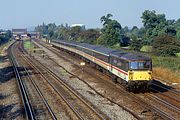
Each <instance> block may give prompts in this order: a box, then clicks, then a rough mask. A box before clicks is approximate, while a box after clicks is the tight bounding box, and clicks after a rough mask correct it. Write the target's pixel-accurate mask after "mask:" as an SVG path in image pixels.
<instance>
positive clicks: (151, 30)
mask: <svg viewBox="0 0 180 120" xmlns="http://www.w3.org/2000/svg"><path fill="white" fill-rule="evenodd" d="M141 18H142V22H143V24H144V27H145V29H146V34H145V37H144V38H145V39H146V41H148V42H147V43H150V44H151V41H152V40H153V39H154V38H155V37H156V36H158V35H161V34H165V33H167V32H168V30H167V29H166V28H165V27H166V26H167V25H168V22H167V20H166V18H165V15H164V14H156V11H149V10H145V11H144V12H143V14H142V17H141Z"/></svg>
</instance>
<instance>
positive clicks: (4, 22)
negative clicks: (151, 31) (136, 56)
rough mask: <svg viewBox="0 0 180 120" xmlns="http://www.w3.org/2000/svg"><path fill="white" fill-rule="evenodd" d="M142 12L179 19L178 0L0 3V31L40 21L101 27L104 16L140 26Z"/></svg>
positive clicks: (1, 0)
mask: <svg viewBox="0 0 180 120" xmlns="http://www.w3.org/2000/svg"><path fill="white" fill-rule="evenodd" d="M144 10H155V11H157V13H158V14H162V13H164V14H165V15H166V18H167V19H175V20H177V19H178V18H180V0H0V29H11V28H26V27H31V26H37V25H38V24H42V23H43V22H44V23H46V24H48V23H56V24H57V25H60V24H65V23H68V24H69V25H71V24H76V23H80V24H85V25H86V27H87V28H97V27H100V28H101V27H102V24H101V22H100V18H101V17H102V16H104V15H106V14H108V13H111V14H112V15H113V17H112V19H116V20H117V21H118V22H120V24H121V25H122V26H123V27H124V26H128V27H132V26H138V27H142V26H143V24H142V19H141V18H140V17H141V16H142V13H143V11H144Z"/></svg>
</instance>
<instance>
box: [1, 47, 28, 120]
mask: <svg viewBox="0 0 180 120" xmlns="http://www.w3.org/2000/svg"><path fill="white" fill-rule="evenodd" d="M7 47H8V46H7ZM7 47H4V48H3V49H2V51H0V120H4V119H6V120H7V119H13V120H14V119H15V120H24V119H25V117H24V116H23V115H24V111H23V109H22V102H21V98H20V94H19V90H18V85H17V81H16V79H15V78H14V74H13V68H12V67H11V65H10V62H9V60H8V57H7V51H6V49H7Z"/></svg>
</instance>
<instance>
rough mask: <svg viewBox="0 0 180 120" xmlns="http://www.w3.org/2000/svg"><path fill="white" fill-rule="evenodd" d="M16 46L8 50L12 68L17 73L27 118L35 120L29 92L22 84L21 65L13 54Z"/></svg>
mask: <svg viewBox="0 0 180 120" xmlns="http://www.w3.org/2000/svg"><path fill="white" fill-rule="evenodd" d="M14 44H15V43H13V44H12V45H11V46H10V47H9V49H8V55H9V60H10V62H11V64H12V66H13V69H14V73H15V76H16V79H17V82H18V87H19V90H20V94H21V98H22V102H23V105H24V110H25V113H26V118H27V119H29V120H35V116H34V112H33V109H32V106H31V104H30V100H29V98H28V95H27V91H26V89H25V85H24V83H23V82H22V79H21V76H20V72H19V70H18V67H19V64H18V62H17V61H16V59H15V56H14V53H13V52H12V51H13V46H14Z"/></svg>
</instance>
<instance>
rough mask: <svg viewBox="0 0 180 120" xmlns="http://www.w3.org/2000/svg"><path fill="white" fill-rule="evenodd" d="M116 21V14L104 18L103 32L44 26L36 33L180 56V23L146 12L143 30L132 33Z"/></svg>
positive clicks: (51, 25)
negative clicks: (144, 47) (145, 47)
mask: <svg viewBox="0 0 180 120" xmlns="http://www.w3.org/2000/svg"><path fill="white" fill-rule="evenodd" d="M112 17H113V15H112V14H107V15H105V16H102V17H101V18H100V21H101V23H102V25H103V28H102V29H100V28H96V29H83V28H82V27H79V26H76V27H70V26H69V25H68V24H66V25H63V24H61V25H58V26H57V25H56V24H55V23H49V24H47V25H46V24H45V23H43V24H42V25H38V26H37V27H36V28H35V30H36V31H37V32H39V33H40V34H41V35H42V36H43V35H44V36H46V37H47V38H48V39H60V40H68V41H78V42H85V43H89V44H95V45H103V46H106V47H112V48H121V47H128V48H129V49H132V50H135V51H140V50H141V49H142V47H143V46H148V47H150V48H151V50H150V51H151V52H152V53H154V54H156V55H161V56H176V53H179V52H180V19H178V20H167V19H166V16H165V14H157V13H156V11H150V10H145V11H144V12H143V13H142V16H141V19H142V23H143V27H141V28H138V27H137V26H133V27H132V28H131V29H130V28H128V27H127V26H125V27H122V26H121V24H120V23H119V22H118V21H117V20H114V19H112Z"/></svg>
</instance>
